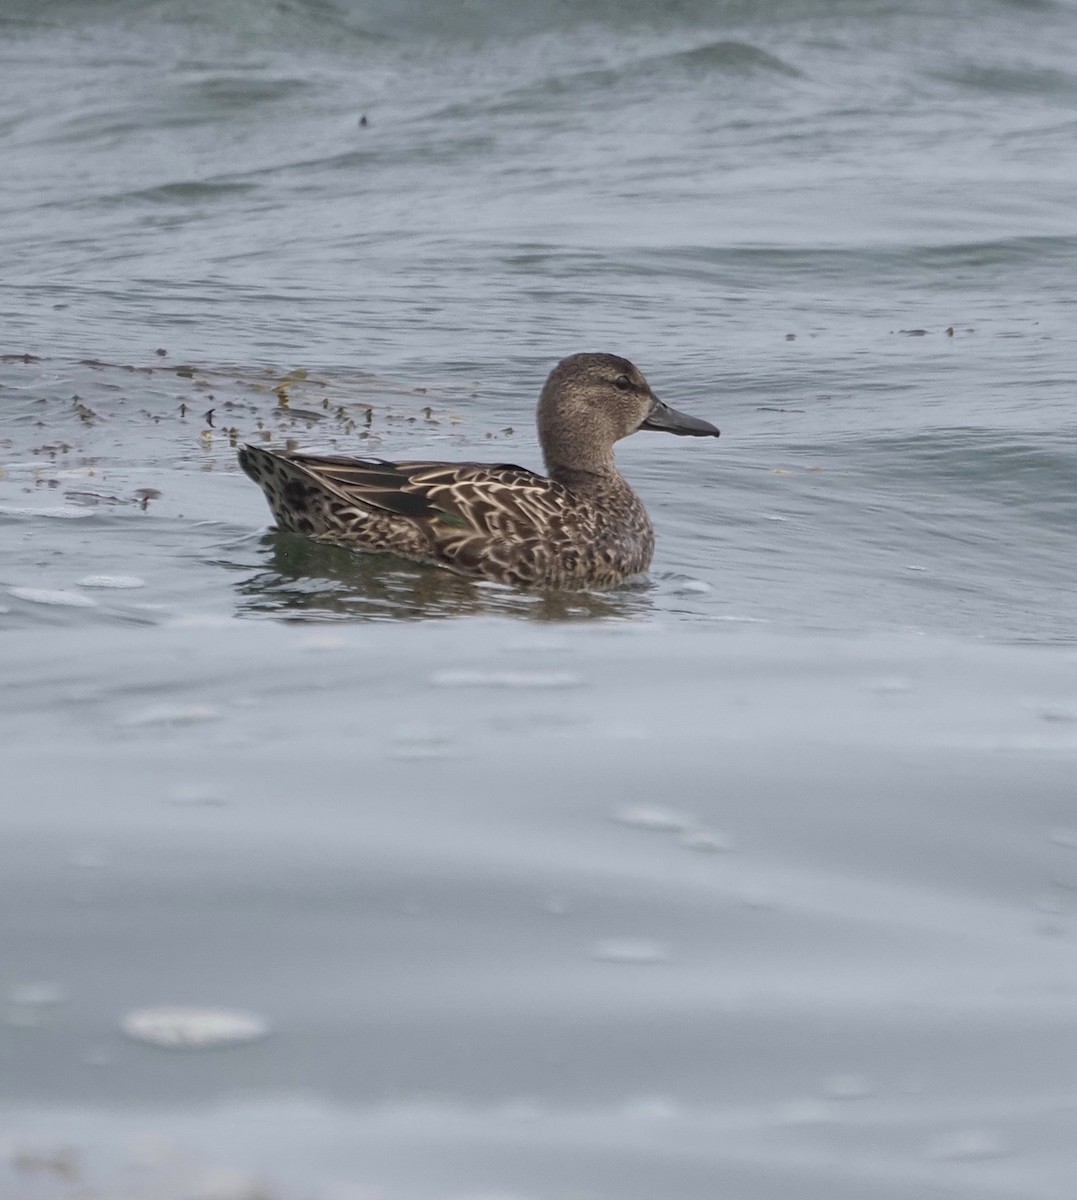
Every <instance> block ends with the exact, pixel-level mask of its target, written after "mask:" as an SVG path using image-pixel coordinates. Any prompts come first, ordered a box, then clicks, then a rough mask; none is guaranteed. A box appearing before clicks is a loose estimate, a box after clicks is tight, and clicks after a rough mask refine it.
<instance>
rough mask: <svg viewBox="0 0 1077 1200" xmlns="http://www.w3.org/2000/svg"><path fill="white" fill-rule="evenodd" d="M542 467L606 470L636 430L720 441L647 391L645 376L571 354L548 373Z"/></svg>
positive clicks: (619, 364)
mask: <svg viewBox="0 0 1077 1200" xmlns="http://www.w3.org/2000/svg"><path fill="white" fill-rule="evenodd" d="M538 427H539V438H540V440H541V442H542V449H543V453H544V454H545V456H546V465H547V467H548V468H549V469H550V471H551V472H552V471H553V470H554V469H555V468H557V467H562V468H568V469H570V470H583V471H589V470H591V471H595V470H607V469H610V468H612V466H613V444H614V442H617V441H620V439H621V438H623V437H628V435H629V434H631V433H635V432H636V431H637V430H640V429H658V430H662V431H663V432H665V433H676V434H679V435H681V436H684V437H718V432H719V431H718V430H717V429H716V428H715V427H714V426H713V425H712V424H710V422H709V421H703V420H700V418H699V417H690V416H688V415H687V414H686V413H681V412H677V410H676V409H675V408H670V407H669V405H668V404H663V403H662V401H661V400H659V399H658V397H657V396H656V395H655V394H654V392H653V391H651V385H650V384H649V383H648V382H647V380H646V379H645V378H644V377H643V372H642V371H641V370H640V369H639V368H638V367H636V366H634V365H633V364H632V363H630V362H629V361H628V359H627V358H619V357H618V356H617V355H616V354H573V355H571V356H570V357H569V358H564V359H562V360H561V361H560V362H559V363H558V364H557V366H556V367H554V369H553V370H552V371H551V372H550V377H549V379H547V380H546V386H545V387H544V388H543V389H542V396H541V397H540V398H539V406H538Z"/></svg>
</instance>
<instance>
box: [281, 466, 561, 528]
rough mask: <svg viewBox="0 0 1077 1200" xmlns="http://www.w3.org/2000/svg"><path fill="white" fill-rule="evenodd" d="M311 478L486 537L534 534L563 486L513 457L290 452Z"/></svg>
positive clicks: (556, 507) (384, 509)
mask: <svg viewBox="0 0 1077 1200" xmlns="http://www.w3.org/2000/svg"><path fill="white" fill-rule="evenodd" d="M288 461H290V462H291V463H294V464H295V465H296V466H297V467H299V468H300V469H301V470H302V471H303V473H304V474H305V475H307V476H308V478H309V479H310V480H311V481H312V482H315V483H317V484H319V485H320V486H321V487H323V488H324V489H325V490H326V491H329V492H331V493H332V494H333V495H335V496H336V497H337V498H338V499H340V500H343V501H346V502H348V503H351V504H354V505H357V506H358V507H360V508H363V509H366V510H368V511H372V512H376V513H384V514H386V515H392V516H398V517H405V518H410V519H411V520H413V521H416V522H419V523H421V524H429V525H430V526H433V527H435V528H437V527H438V526H441V527H443V528H444V531H445V532H446V533H448V532H450V531H456V532H458V533H462V534H468V535H472V536H479V537H483V538H494V539H500V538H519V537H521V536H534V535H535V534H536V532H538V531H541V530H542V529H544V528H546V527H547V526H548V525H549V524H550V522H551V521H552V520H553V519H555V518H556V517H557V515H558V514H559V513H563V511H564V509H565V507H566V501H567V500H568V493H567V491H566V490H565V489H564V488H563V487H562V486H561V485H560V484H558V483H555V482H554V481H553V480H550V479H547V478H545V477H544V476H542V475H538V474H536V473H535V472H534V471H529V470H528V469H527V468H526V467H518V466H516V465H515V464H513V463H443V462H442V463H439V462H398V463H394V462H387V461H385V460H384V459H377V458H350V457H345V456H322V455H307V454H291V455H288Z"/></svg>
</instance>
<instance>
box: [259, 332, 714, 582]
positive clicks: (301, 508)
mask: <svg viewBox="0 0 1077 1200" xmlns="http://www.w3.org/2000/svg"><path fill="white" fill-rule="evenodd" d="M639 429H658V430H664V431H665V432H667V433H675V434H680V435H682V436H688V437H718V432H719V431H718V430H717V429H716V428H715V427H714V426H713V425H711V424H710V423H709V422H707V421H703V420H700V419H699V418H698V417H690V416H687V415H686V414H684V413H680V412H677V411H676V409H673V408H670V407H669V406H668V405H666V404H663V403H662V401H661V400H659V399H658V397H657V396H656V395H655V394H654V392H653V391H651V387H650V384H648V382H647V380H646V379H645V378H644V377H643V374H642V372H641V371H640V370H639V369H638V368H637V367H635V366H633V365H632V363H630V362H629V361H628V359H626V358H618V357H617V356H616V355H613V354H573V355H571V356H570V357H569V358H566V359H563V360H562V361H561V362H559V363H558V364H557V366H556V367H554V369H553V370H552V371H551V372H550V376H549V378H548V379H547V380H546V384H545V386H544V387H543V389H542V395H541V397H540V398H539V404H538V432H539V442H540V443H541V445H542V453H543V457H544V458H545V460H546V469H547V472H548V475H547V476H543V475H538V474H536V473H535V472H534V471H529V470H527V469H526V468H525V467H517V466H512V465H505V464H493V463H445V462H398V463H394V462H385V461H383V460H381V459H376V458H347V457H343V456H336V455H333V456H318V455H313V454H291V453H290V454H282V453H279V452H277V451H272V450H265V449H263V448H262V447H260V446H250V445H247V446H244V447H243V448H242V449H241V450H240V451H239V465H240V466H241V467H242V468H243V470H244V471H245V472H246V473H247V474H248V475H249V476H250V477H251V479H253V480H254V482H255V483H257V484H258V485H259V486H260V487H261V488H262V490H263V491H264V492H265V494H266V499H267V500H268V501H269V507H270V508H271V509H272V510H273V515H274V517H276V520H277V526H278V528H280V529H283V530H290V531H293V532H296V533H302V534H306V535H307V536H308V537H311V538H315V539H316V540H318V541H320V542H332V543H336V544H338V545H341V546H349V547H351V548H353V549H356V550H367V551H390V552H392V553H394V554H399V555H403V556H404V557H405V558H409V559H413V560H417V561H420V562H430V563H436V564H438V565H439V566H442V567H447V568H448V569H449V570H452V571H455V572H457V573H458V574H461V575H471V576H479V577H481V578H484V579H493V580H497V581H499V582H501V583H512V584H521V585H524V586H528V587H537V588H553V589H565V590H579V589H583V588H601V587H611V586H612V585H614V584H616V583H619V582H621V580H623V579H627V578H629V577H630V576H632V575H637V574H639V573H640V572H641V571H645V570H646V569H647V567H648V566H649V565H650V562H651V556H652V554H653V553H654V530H653V529H652V527H651V522H650V519H649V518H648V516H647V510H646V509H645V508H644V507H643V503H642V501H641V500H640V498H639V497H638V496H637V495H636V493H635V492H633V491H632V489H631V488H630V487H629V486H628V484H627V483H626V482H625V480H624V478H623V476H622V475H621V473H620V472H619V471H618V470H617V467H616V466H615V465H614V461H613V445H614V443H615V442H617V441H619V440H620V439H621V438H623V437H627V436H628V435H629V434H631V433H635V432H636V431H637V430H639Z"/></svg>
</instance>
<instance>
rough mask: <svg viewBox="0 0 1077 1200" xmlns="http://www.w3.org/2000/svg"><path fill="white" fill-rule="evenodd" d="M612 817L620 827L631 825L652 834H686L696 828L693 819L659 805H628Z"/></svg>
mask: <svg viewBox="0 0 1077 1200" xmlns="http://www.w3.org/2000/svg"><path fill="white" fill-rule="evenodd" d="M611 815H612V818H613V820H614V821H616V822H617V824H618V825H629V826H631V827H632V828H633V829H644V830H647V831H648V832H650V833H685V832H686V831H687V830H689V829H692V828H694V826H695V822H694V821H693V820H692V818H691V817H689V816H686V815H685V814H684V813H680V812H677V811H676V810H675V809H672V808H661V807H659V806H658V805H650V804H626V805H624V806H623V807H621V808H618V809H615V810H614V812H613V813H612V814H611Z"/></svg>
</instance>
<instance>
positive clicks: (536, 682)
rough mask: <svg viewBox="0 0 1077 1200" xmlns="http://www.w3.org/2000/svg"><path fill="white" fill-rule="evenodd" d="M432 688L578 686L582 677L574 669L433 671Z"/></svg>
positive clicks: (431, 677)
mask: <svg viewBox="0 0 1077 1200" xmlns="http://www.w3.org/2000/svg"><path fill="white" fill-rule="evenodd" d="M430 682H431V684H433V686H434V687H462V688H464V687H466V688H510V689H511V688H539V689H558V688H575V687H580V685H581V684H582V683H583V676H581V675H578V674H576V673H575V672H574V671H479V670H446V671H435V672H434V673H433V675H431V676H430Z"/></svg>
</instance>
